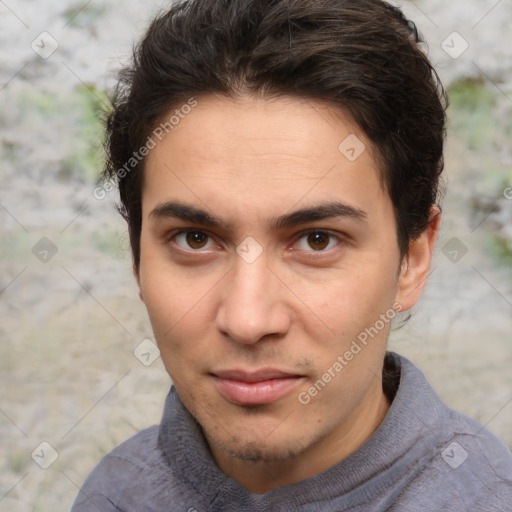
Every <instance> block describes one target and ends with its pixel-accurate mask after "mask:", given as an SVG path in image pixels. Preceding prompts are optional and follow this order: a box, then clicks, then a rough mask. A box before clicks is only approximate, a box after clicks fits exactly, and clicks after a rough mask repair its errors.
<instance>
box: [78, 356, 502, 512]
mask: <svg viewBox="0 0 512 512" xmlns="http://www.w3.org/2000/svg"><path fill="white" fill-rule="evenodd" d="M387 361H388V362H390V361H391V362H393V363H394V364H395V365H396V366H398V368H399V369H400V381H399V385H398V389H397V390H396V394H395V397H394V400H393V402H392V405H391V408H390V409H389V411H388V414H387V416H386V418H385V419H384V421H383V423H382V424H381V425H380V427H379V428H378V429H377V430H376V431H375V433H374V434H373V436H372V437H371V438H370V439H369V440H368V441H367V442H366V443H365V444H364V445H363V446H361V447H360V448H359V449H358V450H357V451H356V452H354V453H353V454H352V455H350V456H349V457H347V458H346V459H344V460H342V461H341V462H339V463H338V464H336V465H335V466H333V467H331V468H330V469H328V470H326V471H324V472H323V473H321V474H319V475H317V476H315V477H312V478H309V479H307V480H305V481H302V482H299V483H296V484H292V485H287V486H285V487H281V488H277V489H274V490H272V491H270V492H267V493H265V494H252V493H250V492H248V491H247V490H246V489H244V488H243V487H242V486H240V485H239V484H238V483H236V482H235V481H234V480H232V479H231V478H229V477H227V476H226V475H225V474H224V473H222V471H221V470H220V469H219V467H218V466H217V465H216V463H215V461H214V460H213V458H212V456H211V453H210V450H209V448H208V445H207V444H206V441H205V439H204V436H203V434H202V431H201V428H200V426H199V425H198V423H197V422H196V421H195V420H194V418H193V417H192V416H191V415H190V414H189V412H188V411H187V409H186V408H185V407H184V406H183V404H182V402H181V400H180V398H179V396H178V394H177V392H176V389H175V388H174V387H171V391H170V392H169V395H168V397H167V399H166V403H165V409H164V414H163V418H162V423H161V425H160V426H159V427H156V426H155V427H150V428H148V429H146V430H143V431H142V432H139V433H138V434H136V435H135V436H133V437H132V438H131V439H129V440H128V441H125V442H124V443H123V444H121V445H119V446H118V447H116V448H115V449H114V450H113V451H112V452H110V453H109V454H108V455H106V456H105V457H104V458H103V459H102V460H101V461H100V462H99V464H98V465H97V466H96V468H95V469H94V470H93V471H92V473H91V474H90V475H89V477H88V478H87V480H86V481H85V483H84V485H83V487H82V489H81V491H80V492H79V494H78V496H77V498H76V500H75V503H74V505H73V508H72V512H98V511H100V512H111V511H124V512H146V511H148V512H149V511H152V512H164V511H165V512H174V511H181V512H206V511H219V512H221V511H222V512H230V511H233V512H235V511H236V512H244V511H272V512H285V511H290V512H291V511H294V512H296V511H300V512H317V511H318V512H319V511H326V512H331V511H332V512H341V511H350V512H363V511H365V512H379V511H392V512H397V511H403V512H416V511H417V512H434V511H435V512H439V511H445V510H446V511H450V512H462V511H471V512H477V511H478V512H480V511H482V512H497V511H500V512H510V511H512V454H511V453H510V451H509V450H508V449H507V447H506V446H505V445H504V444H503V443H501V441H499V440H498V439H497V438H496V437H495V436H493V435H492V434H491V433H490V432H489V431H488V430H486V429H485V428H484V427H482V425H480V424H479V423H478V422H476V421H474V420H472V419H470V418H468V417H466V416H464V415H462V414H460V413H458V412H455V411H453V410H451V409H449V408H448V407H446V406H445V405H444V404H443V403H442V402H441V400H440V399H439V397H438V396H437V395H436V393H435V392H434V390H433V389H432V388H431V387H430V385H429V384H428V382H427V380H426V379H425V376H424V375H423V373H422V372H421V371H420V370H419V369H418V368H417V367H416V366H414V365H413V364H412V363H411V362H410V361H408V360H407V359H405V358H403V357H401V356H399V355H397V354H390V355H388V358H387Z"/></svg>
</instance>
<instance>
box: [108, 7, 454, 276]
mask: <svg viewBox="0 0 512 512" xmlns="http://www.w3.org/2000/svg"><path fill="white" fill-rule="evenodd" d="M422 42H423V41H422V39H421V37H420V36H419V34H418V31H417V30H416V26H415V25H414V23H412V22H411V21H408V20H407V19H406V18H405V17H404V16H403V14H402V12H401V11H400V10H399V9H398V8H395V7H393V6H391V5H390V4H388V3H386V2H384V1H381V0H314V1H312V0H181V1H178V2H176V3H173V5H172V6H171V7H170V9H169V10H168V11H167V12H165V13H163V14H161V15H159V16H158V17H157V18H156V19H155V20H154V21H153V22H152V23H151V25H150V27H149V29H148V31H147V33H146V35H145V36H144V38H143V40H142V41H141V42H140V43H139V44H138V45H137V46H136V48H135V50H134V58H133V62H132V64H131V65H130V66H129V67H127V68H125V69H124V70H122V71H121V73H120V77H119V82H118V86H117V89H116V91H115V94H114V98H113V106H114V109H113V111H112V112H111V113H110V115H109V116H108V120H107V132H106V140H105V146H106V149H107V156H108V158H107V164H106V167H105V169H104V171H103V175H102V176H103V179H104V180H111V179H116V180H117V181H118V185H119V191H120V198H121V204H120V205H119V206H118V209H119V211H120V212H121V214H122V215H123V216H124V218H125V219H126V221H127V222H128V226H129V231H130V242H131V247H132V252H133V261H134V264H135V266H137V267H138V265H139V257H140V254H139V252H140V232H141V224H142V217H141V216H142V206H141V192H142V191H141V187H142V172H143V167H144V159H143V158H140V155H139V159H138V160H133V159H132V160H130V159H131V158H132V157H133V155H134V152H137V151H138V150H139V149H140V148H141V147H143V146H144V145H145V144H146V141H147V138H148V136H149V135H150V134H151V133H152V130H154V129H155V126H156V125H157V124H158V123H159V122H161V120H162V118H163V117H164V116H166V115H169V113H170V111H171V109H172V108H175V107H176V106H178V105H179V104H186V103H187V100H188V101H189V102H190V98H200V97H201V96H205V95H208V94H221V95H226V96H228V97H237V96H239V95H242V94H247V93H248V94H252V95H260V96H262V97H268V98H270V97H272V96H274V97H275V96H279V95H295V96H299V97H304V98H310V99H314V100H319V101H323V102H327V103H328V104H330V105H332V107H333V109H338V110H339V111H342V112H344V113H348V114H349V115H350V116H351V118H352V119H353V120H354V121H355V122H356V123H357V125H358V126H359V127H360V128H361V129H362V130H363V131H364V133H365V134H366V136H367V137H368V139H369V140H370V141H371V142H372V145H373V148H374V150H375V155H374V156H375V157H376V158H377V159H378V161H379V164H380V166H381V168H382V180H383V185H384V186H385V189H386V190H387V192H388V193H389V195H390V198H391V200H392V202H393V205H394V211H395V218H396V223H397V239H398V245H399V248H400V252H401V255H402V256H403V255H404V254H405V253H406V252H407V249H408V247H409V243H410V241H411V240H414V239H415V238H416V237H418V236H419V235H420V234H421V233H422V232H423V231H424V229H425V228H426V227H427V226H428V223H429V220H430V210H431V207H432V206H433V205H434V204H435V203H436V200H437V199H438V194H439V177H440V174H441V172H442V170H443V143H444V138H445V122H446V116H445V109H446V106H447V99H446V94H445V91H444V89H443V87H442V85H441V83H440V80H439V78H438V76H437V74H436V72H435V70H434V69H433V68H432V66H431V64H430V62H429V60H428V58H427V57H426V56H425V54H424V53H423V51H422V49H421V46H420V44H419V43H422ZM340 142H341V141H340ZM128 161H130V162H131V164H130V168H128V167H127V165H126V164H127V162H128ZM123 169H124V172H123Z"/></svg>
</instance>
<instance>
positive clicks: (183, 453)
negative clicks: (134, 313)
mask: <svg viewBox="0 0 512 512" xmlns="http://www.w3.org/2000/svg"><path fill="white" fill-rule="evenodd" d="M419 42H420V38H419V36H418V34H417V32H416V30H415V27H414V25H413V24H412V23H411V22H409V21H407V20H406V19H405V18H404V17H403V16H402V14H401V12H400V11H399V10H398V9H396V8H394V7H392V6H390V5H388V4H387V3H385V2H382V1H380V0H358V1H355V0H345V1H344V0H316V1H311V0H273V1H270V0H266V1H265V0H253V1H251V0H229V1H227V0H192V1H181V2H178V3H175V4H174V5H173V6H172V7H171V8H170V10H169V11H168V12H167V13H164V14H162V15H161V16H159V17H158V19H156V20H155V21H154V22H153V23H152V25H151V26H150V28H149V30H148V32H147V34H146V35H145V37H144V39H143V41H142V43H141V44H140V45H139V46H138V47H137V50H136V52H135V58H134V62H133V65H132V66H131V67H130V68H129V69H127V70H125V71H124V72H123V73H122V74H121V80H120V85H119V87H118V90H117V94H116V96H115V98H114V111H113V112H112V114H111V115H110V117H109V121H108V131H107V147H108V156H109V159H108V163H107V168H106V171H105V173H104V178H105V180H104V183H103V185H101V186H100V187H99V189H102V188H103V189H106V188H107V187H110V186H111V183H112V180H113V179H115V180H116V181H117V183H118V186H119V190H120V197H121V206H120V210H121V213H122V214H123V215H124V217H125V219H126V220H127V222H128V226H129V232H130V240H131V248H132V252H133V261H134V272H135V276H136V279H137V282H138V284H139V288H140V295H141V298H142V300H143V301H144V304H145V306H146V307H147V310H148V314H149V317H150V320H151V323H152V327H153V330H154V335H155V339H156V341H157V344H158V347H159V349H160V352H161V357H162V360H163V362H164V364H165V367H166V369H167V370H168V372H169V375H170V376H171V378H172V381H173V387H172V388H171V391H170V393H169V395H168V398H167V401H166V405H165V411H164V415H163V418H162V423H161V425H160V426H159V427H152V428H149V429H146V430H144V431H142V432H140V433H139V434H137V435H135V436H134V437H133V438H131V439H130V440H128V441H126V442H125V443H123V444H122V445H120V446H118V447H117V448H116V449H114V450H113V451H112V452H111V453H110V454H109V455H107V456H106V457H105V458H104V459H103V460H102V461H101V462H100V463H99V465H98V466H97V467H96V469H95V470H94V471H93V472H92V473H91V475H90V476H89V477H88V479H87V480H86V482H85V484H84V486H83V487H82V489H81V492H80V493H79V495H78V497H77V499H76V501H75V504H74V506H73V511H74V512H78V511H93V510H95V511H96V510H100V511H102V512H108V511H114V510H119V511H121V510H122V511H137V512H141V511H164V510H165V511H168V510H173V511H175V510H176V511H178V510H183V511H187V510H188V511H198V512H201V511H207V510H208V511H214V510H215V511H238V512H239V511H253V510H254V511H266V510H271V511H292V510H293V511H296V510H301V511H342V510H350V511H384V510H391V511H408V512H409V511H414V510H418V511H422V512H425V511H439V510H450V511H463V510H471V511H474V510H482V511H483V510H485V511H487V512H488V511H504V510H512V456H511V454H510V452H509V451H508V450H507V448H506V447H505V446H504V445H503V444H502V443H501V442H500V441H499V440H498V439H496V438H495V437H494V436H493V435H492V434H491V433H490V432H488V431H487V430H486V429H484V428H483V427H482V426H481V425H479V424H478V423H476V422H475V421H473V420H471V419H469V418H467V417H465V416H463V415H461V414H459V413H457V412H455V411H452V410H450V409H448V408H447V407H446V406H445V405H444V404H443V403H442V402H441V401H440V399H439V398H438V397H437V396H436V394H435V393H434V391H433V390H432V388H431V387H430V386H429V384H428V383H427V382H426V380H425V378H424V376H423V374H422V373H421V372H420V371H419V370H418V369H417V368H416V367H415V366H414V365H413V364H412V363H411V362H409V361H408V360H406V359H405V358H403V357H401V356H399V355H397V354H393V353H386V346H387V339H388V335H389V331H390V327H391V321H392V320H393V318H394V317H395V316H396V314H397V313H399V312H407V311H408V310H410V309H411V308H412V307H413V306H414V304H416V302H417V301H418V299H419V297H420V295H421V291H422V289H423V287H424V285H425V281H426V278H427V275H428V272H429V266H430V260H431V255H432V251H433V248H434V243H435V239H436V234H437V232H438V229H439V223H440V209H439V207H438V206H437V203H436V201H437V199H438V195H439V194H438V186H439V177H440V174H441V171H442V168H443V163H442V152H443V140H444V134H445V112H444V110H445V102H444V92H443V89H442V86H441V85H440V84H439V81H438V79H437V75H436V74H435V72H434V71H433V69H432V67H431V65H430V64H429V62H428V60H427V58H426V57H425V55H424V54H423V53H422V51H421V50H420V48H419V45H418V43H419Z"/></svg>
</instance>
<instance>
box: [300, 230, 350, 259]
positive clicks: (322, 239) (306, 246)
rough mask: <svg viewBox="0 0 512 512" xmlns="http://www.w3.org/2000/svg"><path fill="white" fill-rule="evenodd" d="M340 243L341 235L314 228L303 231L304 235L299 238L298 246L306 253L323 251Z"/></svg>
mask: <svg viewBox="0 0 512 512" xmlns="http://www.w3.org/2000/svg"><path fill="white" fill-rule="evenodd" d="M340 243H341V240H340V237H338V236H336V235H334V234H332V233H330V232H329V231H323V230H320V229H313V230H310V231H305V232H303V233H302V236H301V237H300V238H299V239H298V240H297V245H296V247H297V249H299V250H300V251H303V252H305V253H308V252H309V253H314V252H318V253H323V252H327V251H329V249H333V248H334V247H336V246H337V245H340Z"/></svg>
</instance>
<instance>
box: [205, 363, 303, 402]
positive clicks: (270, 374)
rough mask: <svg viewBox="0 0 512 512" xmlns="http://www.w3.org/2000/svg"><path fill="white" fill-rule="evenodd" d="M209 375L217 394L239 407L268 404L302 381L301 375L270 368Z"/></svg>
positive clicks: (226, 371)
mask: <svg viewBox="0 0 512 512" xmlns="http://www.w3.org/2000/svg"><path fill="white" fill-rule="evenodd" d="M211 375H212V377H213V378H214V382H215V385H216V387H217V390H218V391H219V393H220V394H221V395H222V396H223V397H224V398H225V399H226V400H228V401H230V402H233V403H235V404H240V405H263V404H270V403H272V402H275V401H277V400H279V399H280V398H283V397H284V396H286V395H287V394H289V393H290V392H291V391H293V389H295V388H296V387H297V386H298V385H299V384H300V383H301V382H303V380H304V376H303V375H297V374H292V373H288V372H283V371H280V370H276V369H272V368H266V369H261V370H257V371H254V372H247V371H244V370H238V369H236V370H224V371H218V372H214V373H211Z"/></svg>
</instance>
